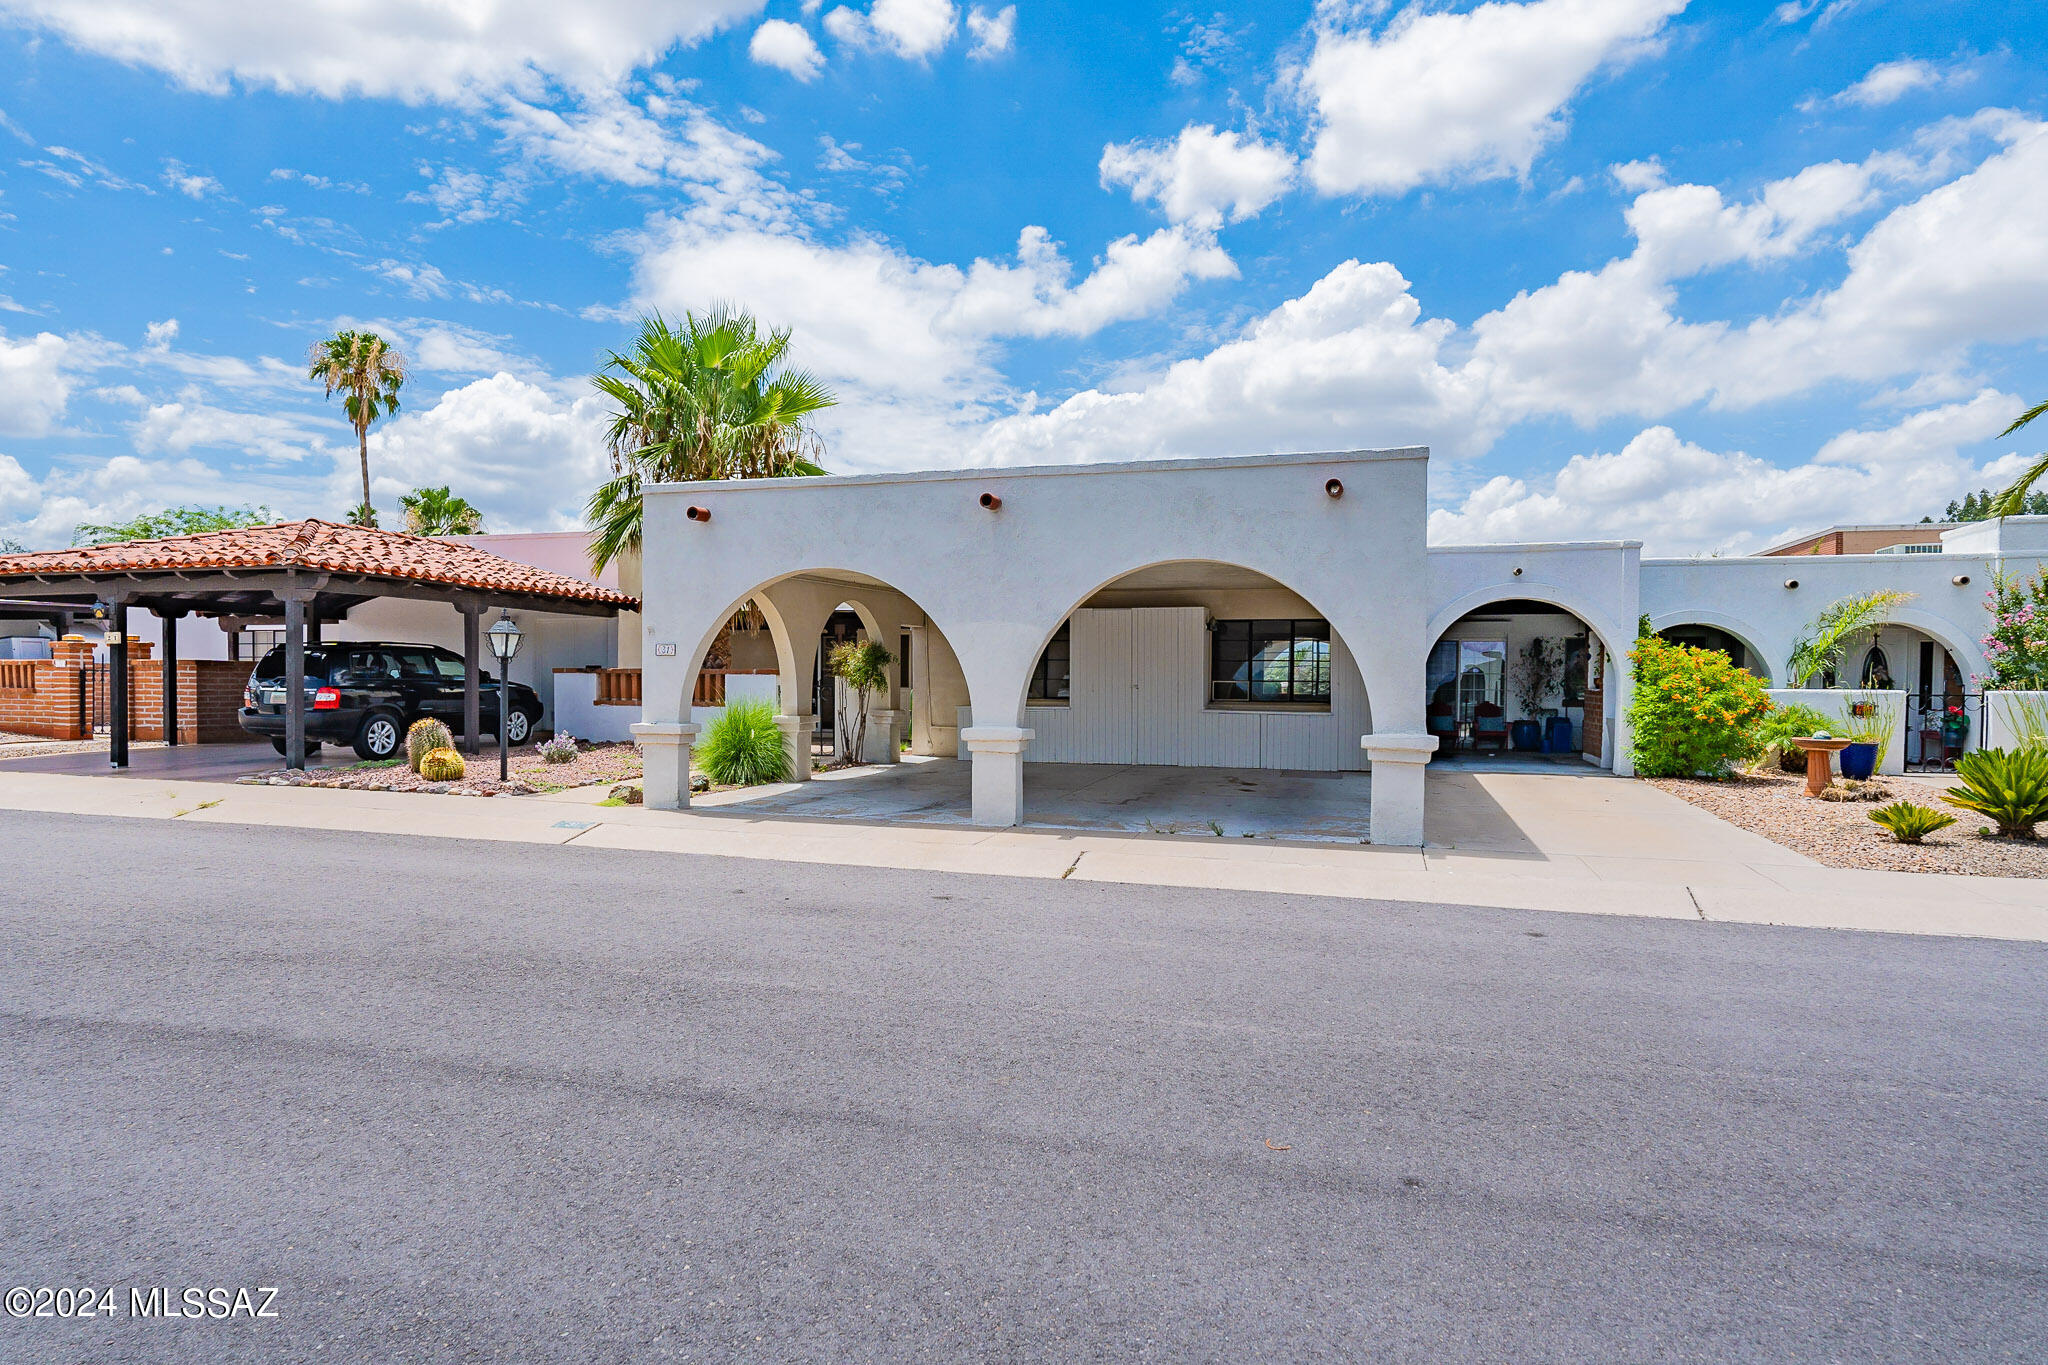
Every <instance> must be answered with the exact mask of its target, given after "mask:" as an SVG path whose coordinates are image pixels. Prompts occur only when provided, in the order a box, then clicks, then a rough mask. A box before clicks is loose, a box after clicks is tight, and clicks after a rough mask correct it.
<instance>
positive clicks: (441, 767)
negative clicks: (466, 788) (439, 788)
mask: <svg viewBox="0 0 2048 1365" xmlns="http://www.w3.org/2000/svg"><path fill="white" fill-rule="evenodd" d="M463 771H464V769H463V766H462V755H461V754H458V753H456V752H455V751H454V750H453V749H449V748H440V749H434V750H431V751H430V752H429V753H428V754H427V756H426V757H425V758H422V759H421V760H420V776H421V777H424V778H425V779H427V781H429V782H456V781H459V780H461V777H462V774H463Z"/></svg>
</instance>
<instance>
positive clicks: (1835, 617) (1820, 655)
mask: <svg viewBox="0 0 2048 1365" xmlns="http://www.w3.org/2000/svg"><path fill="white" fill-rule="evenodd" d="M1912 600H1913V594H1912V593H1910V592H1898V591H1896V590H1894V589H1890V588H1882V589H1879V590H1878V591H1876V592H1866V593H1863V594H1861V595H1859V596H1855V597H1844V598H1840V599H1838V600H1836V601H1833V602H1830V603H1828V605H1827V606H1825V607H1822V608H1821V612H1820V615H1818V616H1816V617H1814V618H1813V622H1812V624H1810V625H1809V626H1807V628H1806V631H1805V633H1804V634H1803V635H1801V636H1800V638H1799V643H1798V644H1796V645H1794V646H1792V657H1791V658H1790V659H1788V660H1787V661H1786V663H1785V680H1786V681H1787V682H1788V683H1790V684H1791V685H1792V686H1794V687H1803V686H1805V684H1806V681H1807V679H1809V678H1811V677H1813V675H1814V674H1816V673H1834V672H1837V671H1839V670H1840V668H1841V667H1842V658H1843V656H1844V655H1846V654H1847V653H1848V652H1849V646H1850V645H1851V644H1852V643H1854V642H1855V640H1856V637H1857V636H1859V635H1861V634H1863V633H1864V632H1865V631H1869V632H1871V633H1872V634H1875V633H1876V631H1877V628H1878V627H1879V626H1882V625H1883V624H1884V623H1885V622H1887V621H1889V620H1891V619H1892V609H1893V608H1894V607H1899V606H1903V605H1905V604H1906V603H1908V602H1910V601H1912Z"/></svg>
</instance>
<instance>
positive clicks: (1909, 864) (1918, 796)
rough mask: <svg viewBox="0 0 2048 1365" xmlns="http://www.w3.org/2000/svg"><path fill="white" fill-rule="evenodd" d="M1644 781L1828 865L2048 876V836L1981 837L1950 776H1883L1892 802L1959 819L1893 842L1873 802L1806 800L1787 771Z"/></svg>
mask: <svg viewBox="0 0 2048 1365" xmlns="http://www.w3.org/2000/svg"><path fill="white" fill-rule="evenodd" d="M1643 780H1644V781H1646V782H1648V783H1649V784H1650V785H1651V786H1653V787H1660V788H1662V789H1663V790H1665V791H1668V792H1670V793H1671V794H1672V795H1674V796H1678V797H1682V798H1684V799H1685V800H1687V801H1690V802H1692V804H1694V805H1695V806H1698V807H1700V808H1701V809H1702V810H1706V811H1710V812H1712V813H1713V814H1715V815H1718V816H1720V817H1721V818H1722V819H1723V820H1726V821H1727V822H1728V823H1730V824H1732V825H1736V826H1739V827H1740V828H1742V829H1746V830H1748V831H1750V832H1751V833H1753V834H1761V835H1763V836H1764V838H1766V839H1769V840H1770V841H1771V842H1773V843H1776V844H1782V845H1783V846H1785V847H1786V848H1789V849H1792V850H1793V851H1794V852H1797V853H1804V854H1805V855H1806V856H1807V857H1809V858H1812V859H1814V860H1815V861H1816V862H1821V863H1825V864H1826V865H1828V866H1829V867H1852V868H1869V869H1875V870H1877V871H1882V872H1962V873H1968V874H1969V875H1971V876H1977V877H2048V839H2036V840H2034V841H2032V842H2019V841H2015V840H2009V839H1985V838H1980V837H1979V836H1978V834H1977V831H1978V830H1979V829H1982V828H1983V827H1984V825H1985V820H1984V817H1983V816H1981V815H1978V814H1976V813H1975V812H1973V811H1967V810H1964V809H1962V808H1961V807H1959V806H1951V805H1949V804H1948V802H1947V801H1945V800H1943V799H1942V795H1941V794H1942V792H1943V791H1945V790H1946V789H1947V788H1948V787H1949V786H1950V785H1951V783H1950V782H1949V781H1948V780H1947V779H1945V778H1940V777H1932V776H1928V777H1921V776H1912V775H1909V776H1905V777H1886V778H1881V779H1879V780H1880V781H1881V782H1883V784H1884V785H1885V786H1886V787H1888V788H1890V790H1891V795H1892V796H1893V797H1894V798H1900V797H1903V798H1904V799H1906V800H1908V801H1914V802H1918V803H1919V804H1920V805H1923V806H1932V807H1933V808H1934V809H1936V810H1939V811H1944V812H1946V813H1947V814H1949V815H1953V816H1955V817H1956V823H1954V824H1953V825H1950V826H1949V827H1948V828H1947V829H1944V830H1942V831H1940V832H1939V833H1937V834H1930V835H1928V836H1927V840H1926V842H1925V843H1922V844H1901V843H1897V842H1895V841H1894V840H1893V839H1892V836H1891V835H1890V834H1888V833H1886V832H1885V831H1884V830H1883V829H1881V828H1880V827H1878V826H1877V825H1876V824H1875V823H1873V822H1872V821H1871V819H1870V817H1869V812H1870V811H1871V810H1872V809H1873V806H1872V804H1871V803H1868V802H1857V801H1817V800H1814V799H1813V798H1811V797H1809V796H1807V795H1806V779H1805V778H1804V777H1794V776H1792V775H1790V774H1787V773H1776V772H1759V773H1745V774H1743V775H1742V776H1740V777H1734V778H1730V779H1728V780H1727V781H1725V782H1706V781H1701V780H1698V779H1692V778H1678V777H1651V778H1644V779H1643Z"/></svg>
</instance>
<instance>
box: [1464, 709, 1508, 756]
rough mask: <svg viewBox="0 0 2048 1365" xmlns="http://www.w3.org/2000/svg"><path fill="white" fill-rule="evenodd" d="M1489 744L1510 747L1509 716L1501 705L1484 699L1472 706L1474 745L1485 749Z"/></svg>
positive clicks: (1476, 747)
mask: <svg viewBox="0 0 2048 1365" xmlns="http://www.w3.org/2000/svg"><path fill="white" fill-rule="evenodd" d="M1489 744H1491V745H1492V746H1493V747H1494V748H1496V749H1505V748H1507V747H1508V718H1507V713H1506V712H1505V711H1503V710H1502V709H1501V708H1500V707H1499V706H1496V705H1495V704H1494V703H1492V702H1490V701H1483V702H1480V703H1479V705H1477V706H1475V707H1473V708H1472V747H1473V748H1475V749H1483V748H1485V747H1486V746H1487V745H1489Z"/></svg>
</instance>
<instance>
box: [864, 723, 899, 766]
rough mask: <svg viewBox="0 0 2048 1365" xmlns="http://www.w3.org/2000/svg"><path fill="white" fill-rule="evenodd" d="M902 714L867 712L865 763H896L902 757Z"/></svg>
mask: <svg viewBox="0 0 2048 1365" xmlns="http://www.w3.org/2000/svg"><path fill="white" fill-rule="evenodd" d="M902 725H903V713H902V712H901V711H870V712H868V751H867V754H866V756H865V761H866V762H869V763H897V762H900V761H901V760H902V757H903V743H902V741H903V731H902V729H901V727H902Z"/></svg>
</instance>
